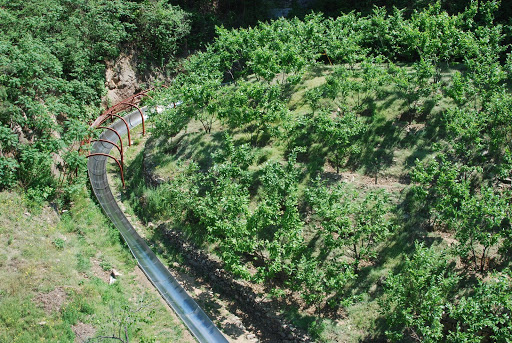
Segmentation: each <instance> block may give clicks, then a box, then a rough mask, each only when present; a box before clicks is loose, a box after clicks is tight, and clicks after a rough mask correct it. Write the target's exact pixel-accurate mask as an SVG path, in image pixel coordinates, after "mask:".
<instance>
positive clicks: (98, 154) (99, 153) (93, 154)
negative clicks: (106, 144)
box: [87, 152, 126, 188]
mask: <svg viewBox="0 0 512 343" xmlns="http://www.w3.org/2000/svg"><path fill="white" fill-rule="evenodd" d="M91 156H106V157H110V158H112V159H113V160H114V161H116V163H117V165H118V166H119V170H120V171H121V181H122V182H123V188H126V185H125V183H124V174H123V166H122V165H121V163H119V161H118V160H117V158H115V157H114V156H111V155H109V154H104V153H101V152H95V153H92V154H89V155H87V158H89V157H91Z"/></svg>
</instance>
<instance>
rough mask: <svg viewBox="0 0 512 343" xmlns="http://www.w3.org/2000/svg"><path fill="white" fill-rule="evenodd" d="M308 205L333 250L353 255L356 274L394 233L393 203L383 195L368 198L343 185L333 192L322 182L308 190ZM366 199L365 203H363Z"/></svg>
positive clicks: (333, 189) (335, 188)
mask: <svg viewBox="0 0 512 343" xmlns="http://www.w3.org/2000/svg"><path fill="white" fill-rule="evenodd" d="M306 196H307V199H308V202H309V203H310V205H311V207H312V211H313V213H314V214H315V215H316V216H317V218H316V220H317V221H318V223H319V226H320V230H321V231H320V232H321V233H322V236H323V239H324V240H325V245H326V247H328V248H329V249H330V250H333V251H338V252H342V254H343V255H347V254H346V253H345V251H347V250H348V251H350V253H351V254H350V255H351V256H350V257H351V258H352V259H353V260H354V262H353V265H354V267H355V270H356V271H357V270H358V266H359V263H360V261H362V260H369V259H372V258H375V257H376V256H377V251H376V246H377V244H378V243H380V242H382V241H384V240H385V238H386V237H387V236H388V235H389V234H390V233H391V231H392V225H391V222H390V219H389V217H390V215H389V211H390V203H389V199H388V196H387V195H386V194H385V193H384V192H383V191H376V192H373V191H372V192H369V193H367V194H366V195H365V196H364V197H361V196H360V194H358V192H357V191H356V190H354V189H351V188H350V187H349V186H345V185H343V184H341V185H337V186H336V187H332V188H329V187H327V186H326V184H325V182H321V181H320V180H319V179H317V180H316V181H315V183H314V184H313V185H312V187H311V188H308V189H307V190H306ZM361 198H362V199H361Z"/></svg>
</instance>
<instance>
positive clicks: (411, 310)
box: [382, 244, 458, 342]
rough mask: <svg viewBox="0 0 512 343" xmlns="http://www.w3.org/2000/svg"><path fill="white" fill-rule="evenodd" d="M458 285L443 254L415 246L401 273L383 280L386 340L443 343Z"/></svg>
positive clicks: (432, 248) (419, 245) (421, 245)
mask: <svg viewBox="0 0 512 343" xmlns="http://www.w3.org/2000/svg"><path fill="white" fill-rule="evenodd" d="M457 282H458V277H457V276H456V275H455V273H454V272H453V270H452V268H451V267H450V266H449V264H448V260H447V258H446V256H445V255H444V254H442V253H439V252H437V251H436V250H435V248H434V247H431V248H427V247H425V246H424V245H423V244H416V251H415V253H414V255H413V256H412V257H411V258H409V257H407V258H406V260H405V265H404V268H403V270H402V271H400V273H397V274H391V275H390V276H389V277H388V278H387V280H386V289H385V297H384V299H383V301H382V308H383V311H384V313H385V315H386V319H387V321H388V325H389V330H388V331H386V334H387V335H388V337H389V338H390V339H392V340H400V339H402V338H403V337H404V334H408V335H410V336H412V337H413V338H414V339H416V340H418V341H422V342H440V341H443V337H444V332H443V331H444V324H443V320H444V316H445V313H446V312H447V311H448V309H449V307H448V303H449V301H451V299H452V297H453V292H454V290H455V287H456V286H457Z"/></svg>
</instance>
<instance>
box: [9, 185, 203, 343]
mask: <svg viewBox="0 0 512 343" xmlns="http://www.w3.org/2000/svg"><path fill="white" fill-rule="evenodd" d="M0 213H1V215H0V342H38V341H45V342H72V341H73V340H74V339H75V336H76V334H79V333H82V334H85V335H86V336H90V337H92V336H94V335H100V334H112V333H113V332H114V331H113V329H114V328H113V327H112V323H113V322H114V320H113V319H114V318H119V317H120V316H123V315H124V316H126V313H124V314H123V312H122V309H128V310H129V309H135V308H136V307H137V306H138V303H137V297H138V296H139V295H142V294H145V300H144V302H145V304H147V311H145V314H147V315H148V317H147V318H139V319H137V321H136V322H135V323H134V324H133V325H131V327H130V329H129V331H130V336H131V338H133V339H134V340H135V341H137V340H139V341H140V340H142V339H143V338H153V339H154V341H155V342H168V341H177V342H191V341H193V340H192V339H191V337H190V335H189V334H188V332H187V331H186V329H185V328H184V326H183V325H182V323H181V322H180V321H179V320H178V319H177V318H176V317H173V314H172V313H170V312H169V310H168V309H167V308H166V307H167V306H165V305H164V304H162V303H161V302H160V301H159V296H158V294H157V293H156V291H152V287H151V286H150V285H148V284H144V283H143V282H144V279H143V278H141V272H139V271H138V268H137V266H136V263H135V261H134V259H133V258H132V256H131V254H130V252H129V251H128V249H127V248H126V247H125V246H124V245H123V243H122V242H121V239H120V236H119V233H118V232H117V230H115V229H114V228H113V227H112V225H111V224H110V223H109V221H108V220H107V219H106V218H105V216H104V215H103V214H102V212H101V210H100V209H99V208H98V206H97V205H95V204H94V203H93V202H92V201H91V200H90V198H89V194H88V192H87V191H86V190H83V191H82V192H81V193H80V194H77V196H76V197H75V199H74V205H73V206H72V207H71V209H70V210H69V211H68V212H65V213H57V212H56V211H55V210H54V209H53V208H52V207H51V206H48V205H46V204H42V205H40V207H39V208H37V209H34V208H33V207H28V206H27V205H26V203H25V200H24V198H23V197H22V196H21V195H19V194H18V193H16V192H1V193H0ZM112 268H115V269H116V270H118V271H119V272H120V273H121V274H122V276H121V277H119V278H118V281H117V282H115V283H114V284H112V285H109V283H108V281H109V280H108V278H109V274H110V270H111V269H112ZM141 282H142V283H141ZM146 283H147V281H146ZM116 316H117V317H116ZM79 328H87V330H86V331H87V332H86V333H84V331H83V330H82V331H80V329H79ZM75 332H76V333H75ZM81 338H82V339H84V338H87V337H85V336H82V337H81Z"/></svg>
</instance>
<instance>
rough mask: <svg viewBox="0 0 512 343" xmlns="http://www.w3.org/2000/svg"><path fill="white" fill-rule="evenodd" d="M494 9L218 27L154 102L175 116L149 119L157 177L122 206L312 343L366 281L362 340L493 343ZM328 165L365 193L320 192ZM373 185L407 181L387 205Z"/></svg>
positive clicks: (506, 224)
mask: <svg viewBox="0 0 512 343" xmlns="http://www.w3.org/2000/svg"><path fill="white" fill-rule="evenodd" d="M498 6H499V4H498V3H495V2H486V3H480V4H479V6H477V4H476V3H473V4H471V5H470V6H469V7H468V8H467V9H466V10H465V11H463V12H461V13H459V14H454V15H450V14H448V13H447V12H445V11H444V10H443V9H442V8H441V6H440V3H436V4H432V5H430V6H428V7H427V8H426V9H424V10H421V11H414V12H413V13H412V14H411V15H410V16H406V15H405V14H404V12H403V11H401V10H397V9H394V10H393V11H386V10H385V9H383V8H375V9H374V10H373V12H372V13H371V14H370V15H368V16H361V15H358V14H356V13H349V14H343V15H340V16H338V17H335V18H325V17H323V16H322V15H319V14H311V15H308V16H306V17H305V19H304V20H299V19H291V20H284V19H281V20H276V21H272V22H270V23H260V24H258V25H257V26H256V27H254V28H248V29H237V30H228V29H225V28H222V27H220V28H218V30H217V35H218V37H217V38H216V39H215V40H214V41H213V42H212V43H211V44H210V45H208V47H207V49H206V50H205V51H203V52H200V53H197V54H195V55H192V56H190V57H189V58H188V59H187V61H186V63H185V65H184V72H183V73H182V74H180V75H178V76H177V77H176V80H175V82H174V83H173V85H172V86H171V87H170V88H169V89H168V90H166V91H165V92H162V93H160V94H156V95H155V96H156V98H155V99H156V100H155V101H156V102H157V103H165V102H173V101H176V100H177V99H179V100H182V101H183V104H182V105H181V106H179V107H177V108H176V109H167V110H165V111H163V112H162V113H160V114H157V115H155V116H154V118H153V119H154V125H155V129H154V135H155V137H160V140H161V142H163V148H161V149H163V150H164V151H167V152H171V151H172V152H173V154H174V155H175V157H173V158H171V160H172V161H173V162H172V164H171V165H172V166H171V167H170V175H171V177H170V180H169V181H168V182H166V183H164V184H163V185H160V186H159V187H158V188H156V189H146V190H145V191H144V192H145V193H144V194H142V193H135V196H136V197H137V199H140V197H141V195H142V198H143V199H144V201H143V204H142V206H141V207H140V208H139V209H140V213H141V215H143V216H146V218H147V219H155V218H160V219H162V220H165V221H167V222H168V225H170V226H171V227H172V228H174V229H180V230H185V231H186V232H188V233H189V234H190V236H191V239H193V240H195V242H196V243H198V244H204V245H208V246H210V248H211V249H213V250H214V252H215V253H216V254H217V255H218V256H220V257H221V258H222V260H223V261H224V263H225V266H226V268H227V269H228V270H230V271H232V272H233V273H234V274H235V275H237V276H239V277H241V278H244V279H248V280H251V281H253V282H258V283H264V284H265V285H267V286H269V287H270V288H273V290H272V291H271V293H272V294H274V295H275V296H279V295H283V294H289V293H288V292H292V293H293V294H298V295H300V296H301V297H302V299H303V301H304V303H305V304H306V307H307V306H311V307H312V308H314V309H315V313H316V318H318V320H317V321H313V322H312V323H310V327H309V328H310V329H311V331H312V332H313V333H316V334H317V335H318V336H317V337H318V338H319V339H321V338H322V337H324V339H327V338H325V337H327V336H326V335H327V334H326V333H325V332H323V331H322V330H320V329H319V327H322V323H324V322H326V321H323V320H322V318H325V317H326V316H327V314H328V313H332V309H340V308H342V309H343V308H345V309H347V310H349V309H350V306H351V303H354V302H355V301H356V300H357V301H362V298H361V294H358V293H357V292H355V290H356V289H357V288H358V285H359V284H361V283H364V280H365V279H366V278H368V276H369V273H371V271H370V270H371V269H372V268H374V269H376V270H381V271H383V273H388V272H389V276H388V277H387V280H386V281H383V284H384V286H383V287H381V289H380V291H379V292H377V293H376V294H373V295H370V294H366V297H367V298H366V300H365V301H366V302H367V303H372V304H373V305H374V304H375V303H378V306H377V308H378V309H376V311H377V310H378V311H380V313H381V314H382V316H383V317H384V318H385V319H386V321H387V324H386V325H384V326H382V327H380V328H379V329H376V328H375V325H376V324H372V325H373V330H374V331H373V334H375V335H379V334H384V333H385V334H386V335H387V337H388V338H390V339H392V340H400V339H403V338H404V337H405V338H407V337H408V338H410V339H414V340H419V341H432V342H434V341H453V342H479V341H482V340H483V341H500V342H506V341H507V340H510V339H511V336H510V332H509V330H510V329H509V328H510V326H511V323H510V319H509V314H510V311H511V309H512V305H511V301H512V298H511V294H512V292H511V291H512V279H511V272H510V270H509V269H508V265H509V256H510V247H511V244H512V241H511V238H512V235H511V233H512V228H511V223H510V219H511V216H512V213H511V192H510V186H509V184H510V182H511V181H510V178H511V176H512V174H511V173H512V155H511V148H512V146H511V140H510V138H511V136H510V132H512V127H511V123H512V121H511V119H512V106H511V105H512V95H511V93H510V89H509V85H508V83H509V82H510V80H511V79H512V58H511V55H510V52H509V47H508V45H506V44H504V40H505V38H506V35H505V32H506V28H505V27H504V26H502V25H500V24H497V23H496V22H495V18H494V13H495V11H496V9H497V8H498ZM315 75H316V77H317V78H322V80H321V81H319V82H317V84H314V85H311V80H312V79H314V76H315ZM308 80H309V81H308ZM308 82H310V83H309V86H308V85H307V84H308ZM297 99H299V100H297ZM391 105H393V106H391ZM196 123H199V124H200V126H199V127H200V128H201V129H200V131H201V132H202V133H201V132H199V133H198V132H197V125H196ZM183 130H185V131H186V132H185V133H183ZM189 130H191V131H189ZM411 130H415V131H413V132H412V133H411ZM180 132H182V133H181V134H180V135H178V134H179V133H180ZM183 142H185V143H183ZM192 142H195V143H194V144H195V145H194V146H192V147H191V148H190V149H183V148H181V146H182V144H191V143H192ZM407 149H410V150H413V151H412V152H410V153H409V154H408V156H407V159H405V160H404V161H402V162H403V163H402V165H401V166H399V168H398V169H396V168H395V169H393V168H394V167H395V166H396V163H395V162H394V159H395V158H394V157H393V156H396V154H395V155H394V153H395V152H396V151H399V150H400V151H406V150H407ZM183 150H185V151H184V152H183ZM180 151H182V152H181V153H180ZM210 154H211V156H210ZM330 168H331V169H332V171H331V172H329V170H330ZM343 169H345V170H347V169H352V170H358V171H360V172H362V173H364V174H366V175H369V176H371V177H372V178H374V180H375V184H376V185H377V186H372V187H363V188H361V187H355V186H352V185H350V182H348V184H343V183H340V182H337V181H336V179H337V178H336V174H339V173H340V172H341V171H342V170H343ZM396 170H399V174H398V175H397V174H394V175H393V172H396ZM168 172H169V171H168ZM387 176H394V177H395V178H397V179H399V178H402V179H404V180H407V179H410V180H411V181H412V183H411V185H410V186H409V187H407V188H405V189H402V190H401V191H400V192H398V191H396V190H395V191H393V190H391V192H389V191H388V192H387V191H386V190H384V189H383V188H385V187H379V180H380V178H381V177H387ZM139 180H140V178H136V179H134V181H133V184H132V186H133V187H134V188H136V191H137V189H138V191H139V192H140V191H143V188H144V187H141V185H140V183H139ZM139 206H140V205H139ZM415 241H416V243H414V242H415ZM449 243H450V244H449ZM393 254H394V257H393V258H391V257H390V256H391V255H393ZM397 255H398V256H402V258H397ZM390 269H391V270H390ZM491 304H492V305H491ZM373 305H372V306H373ZM372 325H370V326H372ZM369 335H371V334H369ZM331 339H332V337H331Z"/></svg>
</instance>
